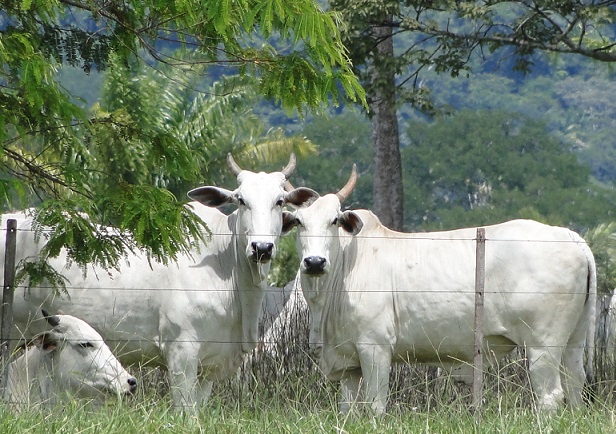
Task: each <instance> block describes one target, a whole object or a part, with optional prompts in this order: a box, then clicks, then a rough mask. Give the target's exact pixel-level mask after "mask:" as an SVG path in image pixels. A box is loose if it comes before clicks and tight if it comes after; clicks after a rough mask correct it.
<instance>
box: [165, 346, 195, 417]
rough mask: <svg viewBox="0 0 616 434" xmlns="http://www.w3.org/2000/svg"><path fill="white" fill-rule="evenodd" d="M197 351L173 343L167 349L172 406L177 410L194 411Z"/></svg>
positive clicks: (191, 347) (190, 347) (193, 348)
mask: <svg viewBox="0 0 616 434" xmlns="http://www.w3.org/2000/svg"><path fill="white" fill-rule="evenodd" d="M197 355H198V349H197V348H195V347H193V346H192V345H185V344H182V343H177V342H174V343H172V344H171V345H169V348H168V349H167V354H166V358H167V370H168V371H169V383H170V384H169V386H170V390H171V397H172V399H173V405H174V406H175V407H178V408H179V409H184V410H196V404H197V396H196V395H197V390H196V389H197V374H198V366H197V364H198V358H197Z"/></svg>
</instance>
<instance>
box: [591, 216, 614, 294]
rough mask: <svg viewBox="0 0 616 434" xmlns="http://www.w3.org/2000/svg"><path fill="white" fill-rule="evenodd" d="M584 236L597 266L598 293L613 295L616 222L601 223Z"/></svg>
mask: <svg viewBox="0 0 616 434" xmlns="http://www.w3.org/2000/svg"><path fill="white" fill-rule="evenodd" d="M583 235H584V239H585V240H586V242H587V243H588V245H589V246H590V248H591V249H592V252H593V255H594V256H595V263H596V264H597V284H598V287H597V292H598V293H600V294H610V295H611V294H612V292H613V291H614V289H616V222H613V221H612V222H610V223H601V224H600V225H598V226H596V227H593V228H591V229H589V230H588V231H586V232H585V233H584V234H583Z"/></svg>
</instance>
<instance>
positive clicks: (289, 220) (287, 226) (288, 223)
mask: <svg viewBox="0 0 616 434" xmlns="http://www.w3.org/2000/svg"><path fill="white" fill-rule="evenodd" d="M295 226H297V219H296V218H295V216H294V215H293V213H290V212H289V211H283V212H282V235H286V234H288V233H289V232H291V229H293V228H294V227H295Z"/></svg>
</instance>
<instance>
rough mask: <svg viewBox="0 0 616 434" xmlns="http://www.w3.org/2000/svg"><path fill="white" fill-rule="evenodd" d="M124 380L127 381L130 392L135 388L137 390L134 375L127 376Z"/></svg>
mask: <svg viewBox="0 0 616 434" xmlns="http://www.w3.org/2000/svg"><path fill="white" fill-rule="evenodd" d="M126 381H127V382H128V386H129V389H130V390H129V392H130V393H133V392H134V391H135V390H137V379H136V378H135V377H129V378H128V380H126Z"/></svg>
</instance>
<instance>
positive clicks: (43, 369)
mask: <svg viewBox="0 0 616 434" xmlns="http://www.w3.org/2000/svg"><path fill="white" fill-rule="evenodd" d="M228 166H229V168H230V170H231V171H232V173H233V174H234V175H236V177H237V182H238V187H237V189H236V190H234V191H229V190H226V189H223V188H219V187H211V186H208V187H200V188H196V189H194V190H192V191H190V192H189V193H188V195H189V197H190V198H191V199H193V200H194V202H191V203H190V204H189V207H190V208H191V209H192V210H193V211H194V212H195V214H196V215H197V216H198V217H200V218H201V219H202V220H203V221H204V222H205V223H206V224H207V226H208V228H209V229H210V231H211V234H210V235H209V239H208V241H207V243H204V244H202V245H199V246H198V247H196V248H195V250H194V251H193V252H191V254H190V255H184V256H181V257H179V258H178V260H177V262H175V263H174V264H173V265H168V266H164V265H162V264H158V263H155V262H152V263H150V262H148V260H147V259H146V258H145V257H143V256H140V255H139V254H129V255H128V256H127V258H126V261H125V263H124V264H122V267H121V269H120V270H104V269H98V268H97V267H93V266H92V267H89V268H88V270H87V273H86V274H84V273H83V272H82V270H81V269H80V268H79V267H77V266H75V265H72V266H71V265H70V264H68V263H67V261H66V258H62V257H57V258H51V259H50V265H52V266H53V267H54V268H55V269H56V270H58V271H59V272H61V273H62V274H63V275H64V276H65V277H66V279H67V280H68V282H69V286H70V288H71V289H70V291H69V293H70V296H64V295H61V294H57V293H55V292H54V291H52V290H51V289H50V288H46V287H44V286H39V287H31V288H22V287H19V289H18V290H17V291H16V293H15V299H14V304H13V315H14V330H13V333H14V334H15V335H16V336H19V337H21V338H24V339H25V340H31V339H32V342H33V343H34V345H33V346H32V347H31V348H30V349H28V350H27V351H26V352H25V353H24V354H23V355H21V356H20V357H19V359H17V360H15V361H13V362H12V363H11V365H10V367H9V383H8V387H6V393H5V397H6V398H7V399H9V401H11V402H13V403H15V404H18V406H19V405H21V406H29V405H33V404H34V403H35V402H39V403H40V402H53V400H55V399H57V397H58V396H61V395H64V394H66V393H73V394H84V395H86V396H89V397H94V396H96V397H98V398H100V397H105V396H108V395H110V394H111V395H113V394H125V393H131V392H133V391H134V390H135V388H136V386H137V380H136V379H135V378H133V377H132V376H130V375H129V374H128V373H127V372H126V371H125V369H124V368H123V367H122V366H121V365H120V362H118V360H116V358H115V357H114V355H113V354H115V355H116V356H117V357H118V358H119V360H120V361H121V363H123V364H124V365H126V366H128V365H133V364H135V363H144V364H146V365H151V366H161V367H164V368H166V370H167V371H168V373H169V382H170V390H171V395H172V399H173V403H174V405H176V406H179V407H181V408H185V409H195V408H199V407H201V406H203V405H204V404H205V403H206V402H207V400H208V398H209V395H210V393H211V388H212V382H213V381H215V380H220V379H223V378H225V377H228V376H231V375H234V374H235V372H236V371H237V369H238V367H239V366H240V364H241V363H242V360H243V357H244V355H246V354H248V353H250V352H251V351H252V350H253V349H254V348H255V346H256V345H257V342H259V339H260V336H259V334H258V324H259V319H260V315H261V312H262V304H263V300H264V294H265V292H266V288H267V281H266V279H267V276H268V273H269V268H270V263H271V259H272V258H273V257H274V256H275V255H276V244H277V242H278V239H279V237H280V236H281V235H283V234H285V233H287V232H289V231H290V230H291V229H292V228H293V227H297V228H298V229H297V234H298V238H297V240H298V250H299V253H300V258H301V259H300V264H298V266H299V270H298V277H297V279H296V281H297V282H300V283H301V284H300V285H299V287H300V288H301V289H300V290H301V293H302V294H303V299H302V302H304V303H307V306H308V308H309V311H310V316H311V327H310V337H309V340H310V346H311V349H312V350H313V351H314V354H315V357H317V358H318V360H319V365H320V368H321V370H322V371H323V373H324V374H325V375H327V377H328V378H330V379H331V380H336V381H340V382H341V390H342V397H341V400H340V409H341V411H343V412H347V411H349V410H350V409H351V407H352V406H355V405H357V406H361V405H367V406H368V407H369V408H371V409H372V410H373V411H374V412H375V413H377V414H380V413H383V412H384V411H385V410H386V408H385V406H386V401H387V394H388V387H389V386H388V379H389V370H390V366H391V364H392V363H396V362H410V363H421V364H425V365H433V366H438V367H444V368H449V369H452V368H455V367H460V366H461V367H467V366H469V365H470V364H472V361H473V356H474V347H473V342H474V300H475V293H474V287H475V233H476V230H475V229H460V230H455V231H448V232H431V233H401V232H395V231H392V230H389V229H387V228H386V227H384V226H383V225H382V224H381V223H380V222H379V220H378V218H377V217H376V216H375V215H374V214H372V213H371V212H370V211H367V210H354V211H350V210H347V211H343V210H342V208H341V205H342V203H343V201H344V200H345V199H346V198H347V197H348V196H349V195H350V194H351V192H352V190H353V188H354V186H355V182H356V178H357V174H356V172H355V168H353V172H352V174H351V177H350V179H349V181H348V182H347V184H346V185H345V186H344V187H343V188H342V189H341V190H340V191H339V192H338V193H336V194H327V195H324V196H320V195H319V194H318V193H316V192H315V191H313V190H311V189H309V188H305V187H300V188H293V187H292V186H291V184H290V183H289V177H290V175H291V173H292V172H293V170H294V168H295V157H294V156H291V159H290V161H289V163H288V165H287V166H286V167H285V168H284V169H283V170H282V171H280V172H273V173H263V172H260V173H253V172H250V171H248V170H242V169H241V168H240V167H239V166H238V165H237V164H236V163H235V162H234V160H233V158H232V157H231V155H229V157H228ZM225 204H234V205H236V206H237V210H236V211H234V212H233V213H231V214H229V215H225V214H223V213H222V212H220V211H219V210H218V209H216V208H217V207H219V206H221V205H225ZM285 206H290V207H292V210H293V212H289V211H287V210H285ZM8 218H16V219H17V220H18V238H17V261H19V260H22V259H28V258H29V259H35V258H36V257H37V255H38V254H39V251H40V247H41V246H40V245H39V244H38V239H35V237H34V233H33V232H32V231H31V230H30V229H31V224H32V221H31V219H30V217H29V216H27V215H26V214H24V213H19V214H12V215H9V214H5V215H4V216H3V225H5V223H4V222H5V221H6V219H8ZM485 230H486V240H487V242H486V260H485V276H486V278H485V300H484V303H485V307H484V309H485V314H484V320H483V334H484V349H483V355H484V358H485V360H486V362H488V363H489V362H493V361H495V360H498V359H499V358H501V357H503V356H504V355H505V354H507V353H509V352H511V351H512V350H513V349H514V348H516V347H518V346H524V347H525V348H526V351H527V355H528V361H529V363H528V365H529V377H530V380H531V384H532V387H533V390H534V392H535V395H536V397H537V406H538V408H540V409H546V410H552V409H554V408H556V407H558V406H559V405H561V404H562V403H563V402H564V401H565V399H566V402H567V403H568V404H570V405H571V406H573V407H576V406H579V405H581V404H582V387H583V385H584V382H585V380H586V378H587V377H592V374H593V372H592V370H593V368H592V366H593V360H592V354H593V351H592V349H593V346H594V328H595V325H594V324H595V305H596V296H597V294H596V288H597V284H596V270H595V263H594V258H593V255H592V253H591V251H590V249H589V247H588V246H587V244H586V243H585V242H584V240H583V239H582V238H581V237H580V236H579V235H578V234H576V233H574V232H572V231H570V230H568V229H565V228H560V227H553V226H547V225H544V224H541V223H537V222H534V221H528V220H515V221H510V222H506V223H502V224H499V225H494V226H488V227H486V228H485ZM4 236H5V235H4V234H3V235H2V237H1V239H0V243H1V246H0V249H4V245H5V242H4ZM0 252H2V254H1V255H0V257H2V258H3V257H4V251H3V250H0ZM294 297H296V298H295V299H294V300H296V301H297V297H298V295H297V294H295V295H294ZM300 297H301V296H300ZM47 312H50V313H51V315H50V314H48V313H47ZM59 313H62V314H59ZM69 314H70V315H69ZM71 315H75V316H77V317H79V318H81V319H78V318H75V317H74V316H71ZM284 318H285V316H284V315H281V317H280V320H281V321H284ZM84 320H85V321H87V324H86V323H85V322H84ZM50 326H51V327H52V328H51V331H50V330H49V327H50ZM99 333H100V334H99ZM103 338H104V340H105V342H106V344H105V343H103ZM107 345H109V347H111V350H110V349H109V347H108V346H107ZM585 349H586V350H587V351H586V353H587V356H586V364H585ZM112 352H113V354H112ZM110 392H111V393H110Z"/></svg>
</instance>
